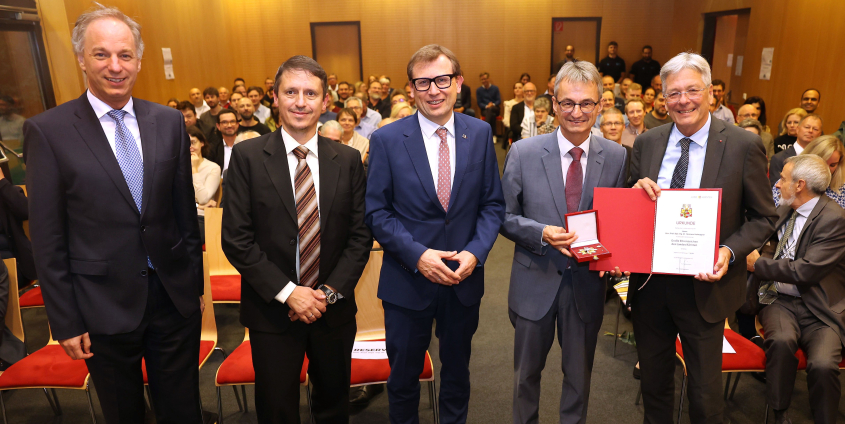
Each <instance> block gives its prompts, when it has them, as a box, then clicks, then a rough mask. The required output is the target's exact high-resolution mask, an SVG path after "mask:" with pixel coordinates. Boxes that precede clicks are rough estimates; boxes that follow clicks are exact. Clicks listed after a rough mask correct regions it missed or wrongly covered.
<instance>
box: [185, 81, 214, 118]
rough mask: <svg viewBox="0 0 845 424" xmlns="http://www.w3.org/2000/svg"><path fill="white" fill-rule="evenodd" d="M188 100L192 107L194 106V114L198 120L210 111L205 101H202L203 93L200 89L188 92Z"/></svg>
mask: <svg viewBox="0 0 845 424" xmlns="http://www.w3.org/2000/svg"><path fill="white" fill-rule="evenodd" d="M188 99H189V101H190V102H191V104H192V105H194V112H195V114H196V115H197V118H199V117H200V116H202V114H203V113H205V112H206V111H207V110H208V109H210V108H209V107H208V105H207V104H205V100H203V99H202V91H200V89H199V88H192V89H191V91H189V92H188Z"/></svg>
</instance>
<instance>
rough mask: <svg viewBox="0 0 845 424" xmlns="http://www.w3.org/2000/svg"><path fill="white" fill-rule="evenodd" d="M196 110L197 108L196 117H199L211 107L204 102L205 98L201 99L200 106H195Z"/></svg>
mask: <svg viewBox="0 0 845 424" xmlns="http://www.w3.org/2000/svg"><path fill="white" fill-rule="evenodd" d="M196 110H197V119H199V117H200V116H202V114H203V113H206V112H208V111H209V110H211V108H210V107H209V106H208V103H206V102H205V100H203V101H202V106H200V107H198V108H196Z"/></svg>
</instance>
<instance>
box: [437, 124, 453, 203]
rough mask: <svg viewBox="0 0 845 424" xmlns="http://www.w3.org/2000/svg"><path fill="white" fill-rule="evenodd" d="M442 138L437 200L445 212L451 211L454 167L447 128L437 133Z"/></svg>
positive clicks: (440, 129)
mask: <svg viewBox="0 0 845 424" xmlns="http://www.w3.org/2000/svg"><path fill="white" fill-rule="evenodd" d="M435 132H436V133H437V135H438V136H440V148H439V149H438V150H437V155H438V161H437V199H438V200H440V205H442V206H443V210H445V211H448V210H449V196H451V195H452V165H451V164H450V163H449V143H448V142H447V141H446V132H447V131H446V128H443V127H440V128H438V129H437V131H435Z"/></svg>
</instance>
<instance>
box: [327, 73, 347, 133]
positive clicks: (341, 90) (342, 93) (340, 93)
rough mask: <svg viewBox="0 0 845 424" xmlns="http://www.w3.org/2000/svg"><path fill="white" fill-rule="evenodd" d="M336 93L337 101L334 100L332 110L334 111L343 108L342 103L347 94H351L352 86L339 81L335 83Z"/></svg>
mask: <svg viewBox="0 0 845 424" xmlns="http://www.w3.org/2000/svg"><path fill="white" fill-rule="evenodd" d="M336 93H337V101H335V102H334V109H333V110H332V111H333V112H335V113H337V112H338V111H339V110H341V109H343V108H344V103H345V102H346V99H348V98H349V96H351V95H352V87H350V86H349V83H348V82H346V81H341V82H339V83H338V84H337V91H336ZM324 125H325V124H324Z"/></svg>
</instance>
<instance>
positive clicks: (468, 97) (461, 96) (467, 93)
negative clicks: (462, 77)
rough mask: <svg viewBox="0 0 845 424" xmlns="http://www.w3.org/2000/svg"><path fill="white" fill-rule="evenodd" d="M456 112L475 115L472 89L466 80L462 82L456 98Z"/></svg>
mask: <svg viewBox="0 0 845 424" xmlns="http://www.w3.org/2000/svg"><path fill="white" fill-rule="evenodd" d="M454 110H455V112H458V113H463V114H464V115H467V116H472V117H473V118H474V117H475V109H473V108H472V89H471V88H470V87H469V85H467V83H466V82H464V83H462V84H461V92H460V93H458V97H457V99H456V100H455V108H454Z"/></svg>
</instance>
